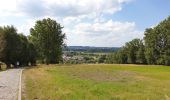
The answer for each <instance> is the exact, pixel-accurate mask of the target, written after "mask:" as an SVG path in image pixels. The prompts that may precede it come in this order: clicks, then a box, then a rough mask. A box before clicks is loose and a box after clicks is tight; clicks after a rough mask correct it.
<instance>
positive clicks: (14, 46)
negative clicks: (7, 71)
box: [0, 26, 20, 68]
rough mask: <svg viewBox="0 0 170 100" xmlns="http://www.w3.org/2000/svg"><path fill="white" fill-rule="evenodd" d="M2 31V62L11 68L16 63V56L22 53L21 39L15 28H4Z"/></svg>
mask: <svg viewBox="0 0 170 100" xmlns="http://www.w3.org/2000/svg"><path fill="white" fill-rule="evenodd" d="M0 30H1V31H0V44H1V45H0V60H1V61H2V62H4V63H5V64H6V65H7V68H9V67H10V64H13V65H14V64H15V63H16V61H17V56H16V55H18V54H19V52H20V47H19V45H18V42H19V38H18V36H17V30H16V28H15V27H14V26H4V27H3V28H2V27H1V28H0Z"/></svg>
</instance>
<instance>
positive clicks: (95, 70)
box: [22, 64, 170, 100]
mask: <svg viewBox="0 0 170 100" xmlns="http://www.w3.org/2000/svg"><path fill="white" fill-rule="evenodd" d="M22 99H23V100H170V67H168V66H156V65H128V64H127V65H119V64H110V65H109V64H86V65H85V64H82V65H38V66H37V67H32V68H28V69H25V70H24V72H23V87H22Z"/></svg>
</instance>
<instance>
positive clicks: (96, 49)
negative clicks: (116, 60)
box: [64, 46, 120, 53]
mask: <svg viewBox="0 0 170 100" xmlns="http://www.w3.org/2000/svg"><path fill="white" fill-rule="evenodd" d="M119 49H120V47H91V46H67V47H66V48H65V49H64V51H75V52H92V53H95V52H105V53H107V52H115V51H117V50H119Z"/></svg>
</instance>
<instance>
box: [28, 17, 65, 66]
mask: <svg viewBox="0 0 170 100" xmlns="http://www.w3.org/2000/svg"><path fill="white" fill-rule="evenodd" d="M62 29H63V27H62V26H61V25H60V24H59V23H57V22H56V21H55V20H52V19H50V18H47V19H43V20H38V21H37V22H36V24H35V26H34V27H33V28H31V29H30V33H31V36H30V39H31V41H32V43H33V44H34V45H35V47H36V50H37V51H38V56H39V59H42V60H45V62H46V64H49V63H59V62H60V61H62V46H64V38H65V34H63V32H62Z"/></svg>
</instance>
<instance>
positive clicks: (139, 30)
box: [0, 0, 170, 47]
mask: <svg viewBox="0 0 170 100" xmlns="http://www.w3.org/2000/svg"><path fill="white" fill-rule="evenodd" d="M169 5H170V0H1V2H0V26H4V25H14V26H15V27H16V28H17V29H18V32H22V33H24V34H25V35H29V29H30V28H31V27H33V26H34V24H35V21H36V20H39V19H42V18H48V17H50V18H53V19H55V20H56V21H57V22H59V23H61V24H62V25H63V26H64V27H65V28H64V30H63V31H64V32H65V33H66V36H67V39H66V43H67V45H72V46H73V45H74V46H80V45H81V46H102V47H113V46H114V47H115V46H122V45H123V44H124V43H125V42H127V41H130V40H132V39H133V38H143V32H144V30H145V28H147V27H153V26H155V25H157V24H158V23H159V22H160V21H161V20H163V19H165V18H167V17H168V16H169V15H170V6H169Z"/></svg>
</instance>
